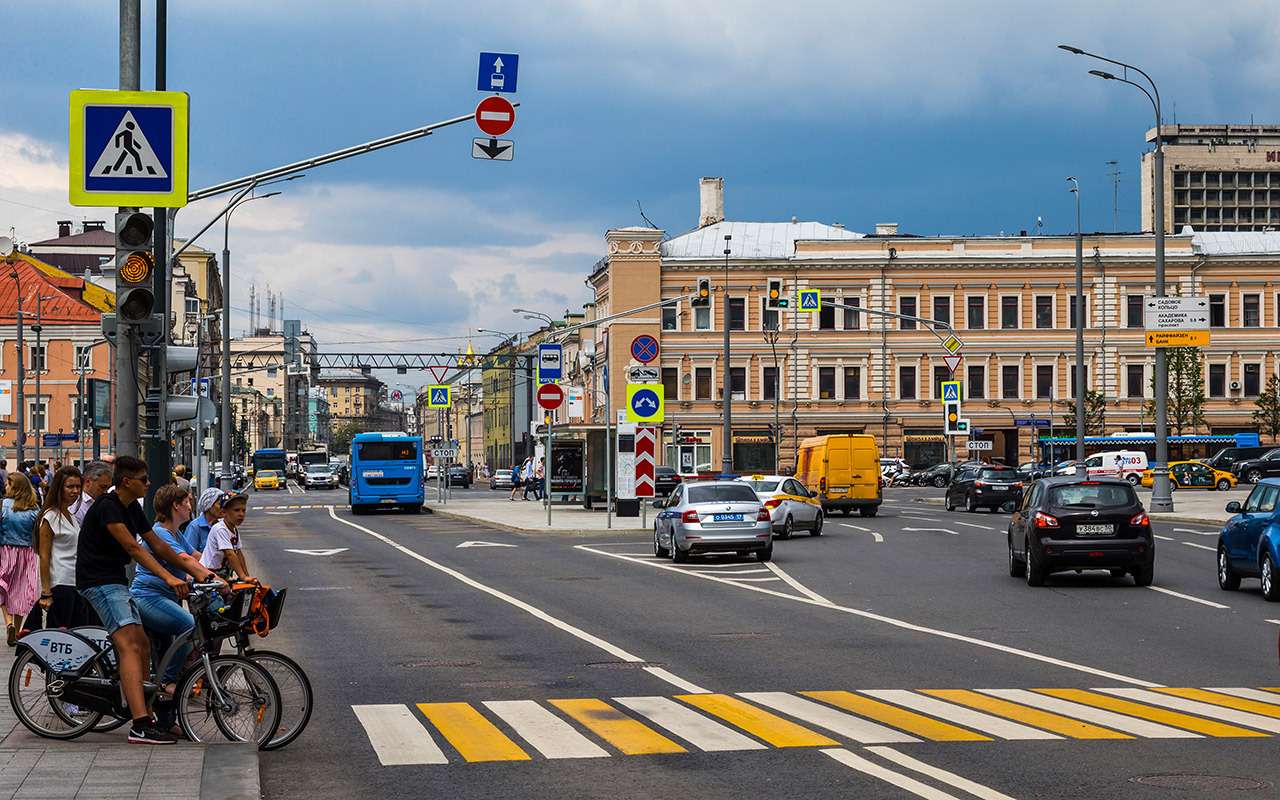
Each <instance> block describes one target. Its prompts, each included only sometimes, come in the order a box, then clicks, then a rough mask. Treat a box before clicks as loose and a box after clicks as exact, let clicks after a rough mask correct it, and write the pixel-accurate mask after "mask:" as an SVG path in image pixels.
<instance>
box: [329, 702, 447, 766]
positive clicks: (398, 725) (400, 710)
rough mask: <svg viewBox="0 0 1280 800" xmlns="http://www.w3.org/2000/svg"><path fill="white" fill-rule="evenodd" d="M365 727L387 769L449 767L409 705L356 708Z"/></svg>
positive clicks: (354, 708) (379, 759) (352, 708)
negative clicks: (431, 765) (397, 767)
mask: <svg viewBox="0 0 1280 800" xmlns="http://www.w3.org/2000/svg"><path fill="white" fill-rule="evenodd" d="M351 710H352V711H354V712H355V715H356V719H358V720H360V724H361V725H363V726H364V732H365V734H366V735H368V737H369V744H371V745H373V751H374V752H375V753H376V754H377V755H378V761H380V762H382V766H384V767H394V766H405V765H409V764H448V763H449V759H447V758H445V755H444V752H443V751H442V750H441V749H440V748H439V746H438V745H436V743H435V740H434V739H432V738H431V734H429V733H427V729H426V728H425V727H424V726H423V724H422V722H421V721H420V720H419V719H418V718H417V717H415V716H414V715H413V712H412V711H410V710H409V707H408V706H406V705H396V704H390V705H366V706H352V707H351Z"/></svg>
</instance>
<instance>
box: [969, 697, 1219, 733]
mask: <svg viewBox="0 0 1280 800" xmlns="http://www.w3.org/2000/svg"><path fill="white" fill-rule="evenodd" d="M978 691H980V692H982V693H983V694H989V695H991V696H992V697H999V698H1000V699H1002V700H1009V701H1012V702H1014V703H1022V704H1023V705H1024V706H1031V707H1033V708H1041V709H1044V710H1045V711H1052V712H1053V713H1055V714H1061V715H1062V716H1064V717H1073V718H1075V719H1081V720H1084V721H1085V722H1093V723H1096V724H1098V725H1102V726H1105V727H1107V728H1111V729H1112V730H1117V731H1122V732H1124V733H1131V734H1133V735H1134V736H1141V737H1143V738H1144V739H1202V738H1204V737H1202V736H1201V735H1200V734H1198V733H1192V732H1191V731H1184V730H1181V729H1179V728H1170V727H1169V726H1168V725H1160V724H1158V723H1155V722H1148V721H1147V720H1145V719H1138V718H1137V717H1130V716H1126V715H1125V714H1117V713H1116V712H1114V711H1107V710H1105V709H1101V708H1094V707H1093V706H1087V705H1085V704H1084V703H1073V702H1071V701H1070V700H1063V699H1061V698H1058V697H1050V696H1049V695H1044V694H1036V693H1035V692H1032V691H1028V690H1026V689H979V690H978Z"/></svg>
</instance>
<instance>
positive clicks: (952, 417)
mask: <svg viewBox="0 0 1280 800" xmlns="http://www.w3.org/2000/svg"><path fill="white" fill-rule="evenodd" d="M958 419H960V415H959V414H956V413H955V412H952V413H950V414H948V415H947V421H948V422H955V421H956V420H958Z"/></svg>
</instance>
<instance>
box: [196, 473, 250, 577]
mask: <svg viewBox="0 0 1280 800" xmlns="http://www.w3.org/2000/svg"><path fill="white" fill-rule="evenodd" d="M248 505H249V498H248V497H246V496H245V495H242V494H237V495H234V496H232V497H230V498H228V499H227V500H224V501H223V503H222V519H220V520H218V522H217V523H215V524H214V526H213V528H211V529H210V530H209V539H208V541H206V542H205V546H204V549H202V550H201V551H200V563H201V564H202V565H204V566H205V567H207V568H209V569H211V570H213V571H214V572H218V573H223V574H225V571H226V570H227V569H230V570H231V571H232V572H234V573H235V575H236V577H238V578H239V579H240V580H242V581H252V580H255V579H254V577H253V576H252V575H250V574H249V567H248V565H247V564H246V563H245V560H244V550H243V549H241V547H240V526H241V525H242V524H243V523H244V516H245V512H246V511H247V510H248Z"/></svg>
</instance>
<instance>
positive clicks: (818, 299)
mask: <svg viewBox="0 0 1280 800" xmlns="http://www.w3.org/2000/svg"><path fill="white" fill-rule="evenodd" d="M799 310H800V311H821V310H822V290H821V289H801V290H800V309H799Z"/></svg>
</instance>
